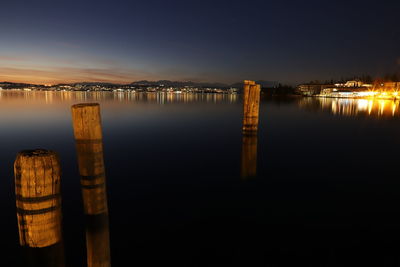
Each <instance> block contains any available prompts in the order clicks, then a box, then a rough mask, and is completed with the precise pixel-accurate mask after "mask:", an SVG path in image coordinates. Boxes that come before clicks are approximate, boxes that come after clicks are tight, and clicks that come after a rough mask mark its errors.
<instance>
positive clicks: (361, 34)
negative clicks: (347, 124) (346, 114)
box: [0, 0, 400, 84]
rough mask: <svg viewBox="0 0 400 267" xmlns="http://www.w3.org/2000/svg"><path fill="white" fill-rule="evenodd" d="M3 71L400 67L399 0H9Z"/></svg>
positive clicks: (258, 75) (154, 73)
mask: <svg viewBox="0 0 400 267" xmlns="http://www.w3.org/2000/svg"><path fill="white" fill-rule="evenodd" d="M1 9H2V11H3V12H1V15H0V81H14V82H32V83H51V84H54V83H61V82H79V81H105V82H122V83H129V82H132V81H135V80H142V79H148V80H159V79H169V80H193V81H210V82H228V83H233V82H237V81H241V80H243V79H254V80H259V79H263V80H273V81H281V82H283V83H297V82H304V81H308V80H315V79H319V80H325V79H331V78H340V77H348V76H352V75H361V74H365V73H369V74H371V75H383V74H385V73H394V72H397V73H399V70H400V27H399V26H400V21H399V16H400V15H399V14H400V13H399V12H400V1H382V0H381V1H372V0H365V1H351V0H349V1H307V0H305V1H288V0H280V1H267V0H264V1H261V0H260V1H258V0H248V1H235V0H230V1H227V0H213V1H211V0H185V1H178V0H159V1H156V0H145V1H144V0H134V1H118V0H116V1H92V0H91V1H84V0H81V1H74V0H69V1H57V0H52V1H43V0H35V1H19V0H2V2H1Z"/></svg>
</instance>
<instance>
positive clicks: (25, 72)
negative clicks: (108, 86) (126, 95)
mask: <svg viewBox="0 0 400 267" xmlns="http://www.w3.org/2000/svg"><path fill="white" fill-rule="evenodd" d="M143 77H145V78H146V79H153V78H154V76H153V75H151V74H150V73H145V72H143V71H140V70H125V69H118V68H73V67H53V68H40V69H33V68H18V67H0V81H8V82H24V83H34V84H57V83H74V82H83V81H85V82H113V83H129V82H132V81H134V80H137V79H143Z"/></svg>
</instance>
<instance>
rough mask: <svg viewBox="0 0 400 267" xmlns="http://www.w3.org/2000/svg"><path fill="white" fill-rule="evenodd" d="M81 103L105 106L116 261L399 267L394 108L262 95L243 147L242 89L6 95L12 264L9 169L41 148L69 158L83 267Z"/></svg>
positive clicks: (4, 194) (399, 184)
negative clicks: (252, 133)
mask: <svg viewBox="0 0 400 267" xmlns="http://www.w3.org/2000/svg"><path fill="white" fill-rule="evenodd" d="M81 102H98V103H100V105H101V110H102V122H103V135H104V140H103V141H104V157H105V164H106V173H107V188H108V201H109V221H110V228H109V232H110V240H111V241H110V249H111V261H112V264H113V265H114V266H155V265H156V264H157V265H160V264H163V265H167V264H173V265H175V266H233V265H240V266H302V265H305V266H367V265H369V266H398V264H399V251H400V242H399V241H400V231H399V229H400V227H399V226H400V216H399V212H400V174H399V171H398V169H399V162H400V156H399V150H400V110H399V102H394V101H389V100H376V101H373V100H350V99H328V98H324V99H321V98H302V97H284V98H282V97H281V98H267V97H263V98H262V102H261V106H260V125H259V132H258V139H257V140H255V139H253V140H252V141H251V143H252V144H253V145H252V146H251V145H250V146H247V145H246V144H244V145H243V143H242V134H241V123H242V99H241V96H240V95H217V94H203V95H202V94H166V93H165V94H157V93H148V94H145V93H122V92H121V93H105V92H95V93H89V92H21V91H4V90H3V91H0V125H1V126H0V127H1V128H0V129H1V131H0V140H1V150H0V160H1V161H0V173H1V180H0V198H1V201H0V203H1V204H0V205H1V206H0V208H1V210H2V212H3V214H2V216H1V218H2V220H1V223H0V236H1V238H0V243H1V245H2V247H3V248H4V249H3V263H7V264H5V266H14V265H16V264H17V263H16V262H20V261H21V258H22V256H23V255H25V254H23V253H22V252H21V251H22V250H21V249H20V247H19V242H18V226H17V218H16V208H15V193H14V182H13V180H14V178H13V162H14V160H15V156H16V154H17V152H18V151H20V150H24V149H33V148H45V149H50V150H54V151H57V152H58V154H59V156H60V158H61V167H62V172H63V175H62V182H61V183H62V209H63V236H64V249H65V260H66V264H67V265H68V266H85V264H86V243H85V216H84V214H83V207H82V196H81V188H80V177H79V172H78V168H77V158H76V150H75V143H74V138H73V131H72V121H71V112H70V107H71V105H72V104H75V103H81ZM255 142H256V144H257V145H254V144H255ZM243 153H248V154H249V155H250V158H251V157H256V158H257V160H256V161H255V162H254V161H253V162H251V161H249V162H243V160H244V161H246V157H243V156H242V154H243ZM255 164H256V165H255ZM246 172H247V173H248V172H250V173H256V174H257V175H256V176H252V177H243V176H241V173H246ZM21 255H22V256H21Z"/></svg>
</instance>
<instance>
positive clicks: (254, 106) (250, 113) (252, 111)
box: [243, 80, 261, 132]
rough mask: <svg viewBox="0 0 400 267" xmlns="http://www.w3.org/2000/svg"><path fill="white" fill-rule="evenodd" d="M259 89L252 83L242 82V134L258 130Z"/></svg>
mask: <svg viewBox="0 0 400 267" xmlns="http://www.w3.org/2000/svg"><path fill="white" fill-rule="evenodd" d="M260 91H261V87H260V85H259V84H256V83H255V82H254V81H247V80H246V81H244V86H243V132H256V131H257V130H258V114H259V106H260Z"/></svg>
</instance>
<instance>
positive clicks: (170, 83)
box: [131, 80, 229, 88]
mask: <svg viewBox="0 0 400 267" xmlns="http://www.w3.org/2000/svg"><path fill="white" fill-rule="evenodd" d="M131 85H132V86H165V87H184V86H194V87H215V88H225V87H229V85H228V84H224V83H206V82H192V81H169V80H159V81H147V80H143V81H135V82H133V83H131Z"/></svg>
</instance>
